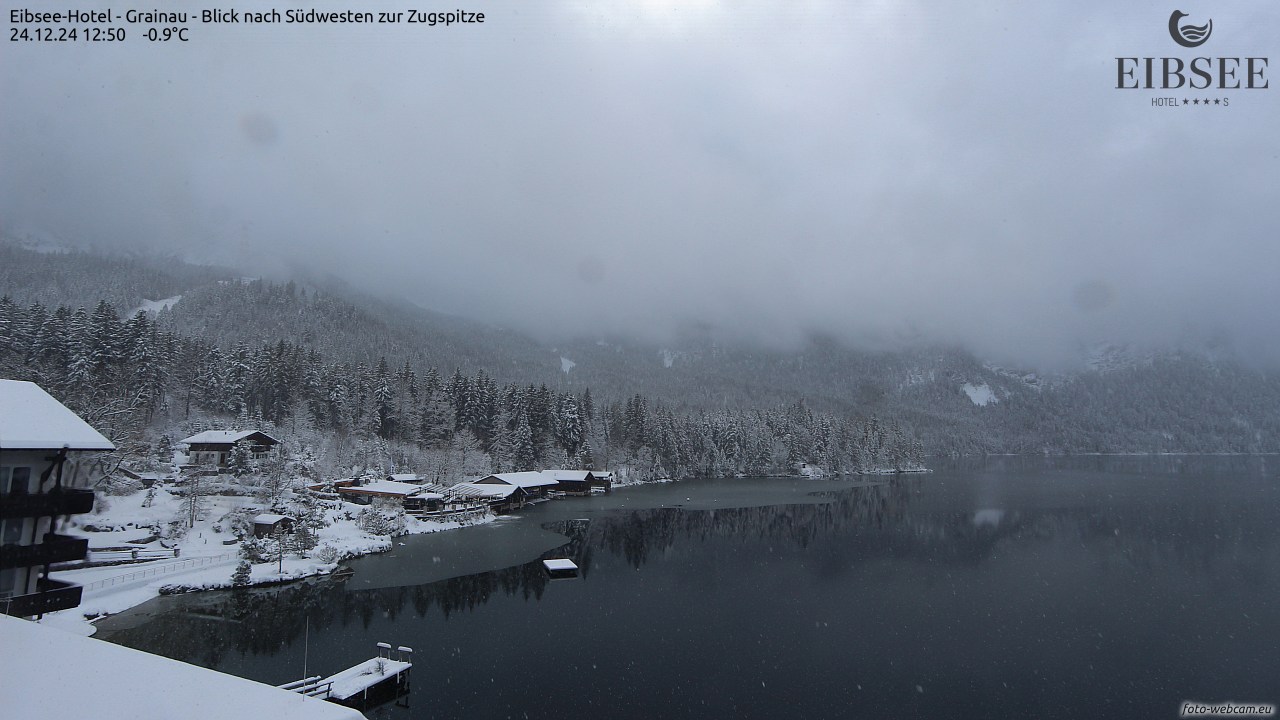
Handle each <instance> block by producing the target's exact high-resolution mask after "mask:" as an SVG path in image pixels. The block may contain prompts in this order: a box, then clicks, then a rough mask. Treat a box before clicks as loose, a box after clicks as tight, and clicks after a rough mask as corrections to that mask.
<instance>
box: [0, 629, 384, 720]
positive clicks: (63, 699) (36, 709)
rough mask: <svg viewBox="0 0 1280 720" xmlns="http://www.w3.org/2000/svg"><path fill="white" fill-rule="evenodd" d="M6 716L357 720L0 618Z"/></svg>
mask: <svg viewBox="0 0 1280 720" xmlns="http://www.w3.org/2000/svg"><path fill="white" fill-rule="evenodd" d="M0 647H2V648H4V656H5V659H6V661H5V664H4V672H2V673H0V697H3V698H4V711H3V716H4V717H6V718H39V717H69V718H94V720H142V719H143V718H184V720H222V719H223V718H271V720H326V718H328V719H329V720H359V718H361V717H363V716H362V715H361V714H360V713H359V712H357V711H356V710H353V709H351V708H346V707H342V706H340V705H336V704H334V703H331V702H325V701H324V700H320V699H317V698H309V697H304V696H302V695H299V694H298V693H295V692H289V691H287V690H280V689H278V688H274V687H271V686H270V685H264V684H262V683H257V682H254V681H252V680H246V679H244V678H239V677H236V676H234V675H227V674H224V673H220V672H215V671H213V670H207V669H205V668H202V667H197V666H195V665H189V664H187V663H184V662H178V661H177V660H170V659H169V658H166V657H161V656H159V655H152V654H151V653H146V652H142V651H141V650H134V649H132V648H127V647H124V646H123V645H116V644H114V643H110V642H103V641H100V640H93V639H89V638H79V637H72V636H71V635H68V634H67V633H63V632H59V631H58V630H55V629H53V628H49V627H40V626H39V625H37V624H35V623H29V622H26V621H24V620H19V619H17V618H10V617H4V616H0Z"/></svg>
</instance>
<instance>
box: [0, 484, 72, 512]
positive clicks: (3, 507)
mask: <svg viewBox="0 0 1280 720" xmlns="http://www.w3.org/2000/svg"><path fill="white" fill-rule="evenodd" d="M92 509H93V491H92V490H84V489H80V488H66V489H63V490H55V491H53V492H49V493H19V494H16V495H0V518H24V517H51V516H54V515H83V514H84V513H87V512H89V511H90V510H92Z"/></svg>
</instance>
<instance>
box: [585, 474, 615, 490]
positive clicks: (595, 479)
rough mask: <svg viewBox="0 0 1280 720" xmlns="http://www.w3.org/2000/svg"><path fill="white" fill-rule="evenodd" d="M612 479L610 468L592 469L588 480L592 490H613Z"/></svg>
mask: <svg viewBox="0 0 1280 720" xmlns="http://www.w3.org/2000/svg"><path fill="white" fill-rule="evenodd" d="M613 480H614V476H613V471H612V470H592V471H591V478H590V479H589V482H590V483H591V489H592V490H602V491H604V492H611V491H612V490H613Z"/></svg>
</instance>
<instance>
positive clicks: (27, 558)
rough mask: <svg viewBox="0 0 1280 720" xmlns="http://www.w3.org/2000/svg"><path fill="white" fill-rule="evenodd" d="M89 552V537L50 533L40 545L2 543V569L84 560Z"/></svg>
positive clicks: (0, 546)
mask: <svg viewBox="0 0 1280 720" xmlns="http://www.w3.org/2000/svg"><path fill="white" fill-rule="evenodd" d="M88 554H89V540H88V539H87V538H73V537H68V536H66V535H58V534H55V533H48V534H46V535H45V536H44V542H42V543H40V544H38V545H0V570H4V569H7V568H17V567H35V566H37V565H48V564H50V563H58V562H69V561H71V560H83V559H84V558H85V556H86V555H88Z"/></svg>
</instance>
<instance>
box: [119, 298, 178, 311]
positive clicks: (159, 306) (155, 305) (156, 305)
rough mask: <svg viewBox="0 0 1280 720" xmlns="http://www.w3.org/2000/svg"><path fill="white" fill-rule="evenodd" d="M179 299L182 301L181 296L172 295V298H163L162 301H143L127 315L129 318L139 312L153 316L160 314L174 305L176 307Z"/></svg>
mask: <svg viewBox="0 0 1280 720" xmlns="http://www.w3.org/2000/svg"><path fill="white" fill-rule="evenodd" d="M181 299H182V296H181V295H174V296H173V297H170V298H164V299H163V300H143V301H142V304H141V305H139V306H138V307H136V308H134V309H133V311H132V312H130V313H129V315H131V316H132V315H137V314H138V313H140V312H146V313H152V314H155V313H158V312H160V311H161V310H164V309H165V308H171V307H173V306H174V305H177V304H178V301H179V300H181Z"/></svg>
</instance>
